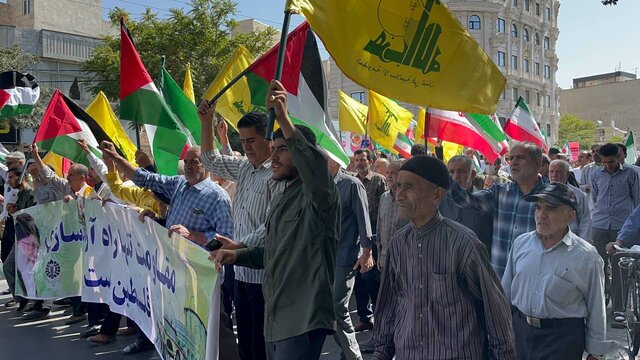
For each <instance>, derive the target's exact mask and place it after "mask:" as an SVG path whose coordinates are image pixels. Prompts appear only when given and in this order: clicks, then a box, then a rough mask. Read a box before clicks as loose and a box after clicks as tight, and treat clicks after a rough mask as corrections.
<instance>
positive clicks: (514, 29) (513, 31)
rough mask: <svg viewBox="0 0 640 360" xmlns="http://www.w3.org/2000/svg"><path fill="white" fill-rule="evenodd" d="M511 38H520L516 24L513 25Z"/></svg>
mask: <svg viewBox="0 0 640 360" xmlns="http://www.w3.org/2000/svg"><path fill="white" fill-rule="evenodd" d="M511 36H513V37H514V38H517V37H518V27H517V26H516V24H511Z"/></svg>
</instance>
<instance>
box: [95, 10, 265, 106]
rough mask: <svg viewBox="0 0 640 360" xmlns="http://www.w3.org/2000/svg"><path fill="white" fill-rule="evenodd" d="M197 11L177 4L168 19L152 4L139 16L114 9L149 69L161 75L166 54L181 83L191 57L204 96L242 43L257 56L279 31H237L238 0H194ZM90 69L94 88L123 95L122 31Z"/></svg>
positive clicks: (114, 15)
mask: <svg viewBox="0 0 640 360" xmlns="http://www.w3.org/2000/svg"><path fill="white" fill-rule="evenodd" d="M191 5H192V6H191V10H189V11H186V12H185V11H184V10H182V9H171V10H170V15H169V16H168V17H166V18H159V17H158V16H157V14H155V13H153V12H151V10H150V9H149V8H147V10H146V12H145V13H144V14H143V15H142V16H141V18H140V19H138V20H134V19H132V18H131V16H130V15H129V14H128V13H127V12H126V11H124V10H123V9H121V8H115V9H113V10H112V11H111V12H110V13H109V19H110V21H111V23H112V24H114V26H116V27H118V28H119V26H120V18H121V17H123V18H124V19H125V21H126V24H127V27H128V28H129V31H130V32H131V35H132V37H133V40H134V43H135V46H136V49H137V50H138V53H139V54H140V57H141V58H142V62H143V63H144V64H145V66H146V68H147V70H148V71H149V74H150V75H151V76H152V77H153V78H155V77H156V75H157V74H158V72H159V69H160V62H161V56H162V55H165V56H166V63H165V67H166V68H167V70H168V71H169V73H170V74H171V76H172V77H173V78H174V79H175V80H176V82H177V83H178V84H181V83H182V81H183V79H184V74H185V69H186V64H187V62H190V63H191V71H192V77H193V83H194V91H195V94H196V97H199V96H201V95H202V94H203V93H204V91H205V90H206V88H207V87H208V86H209V84H210V83H211V82H212V81H213V79H214V78H215V76H216V75H217V74H218V72H219V71H220V69H221V68H222V67H223V66H224V64H225V62H226V61H227V60H228V59H229V57H230V56H231V54H232V53H233V51H234V50H235V49H236V48H237V47H238V45H244V46H245V47H246V48H247V49H248V50H249V51H250V52H251V53H252V54H253V55H254V56H258V55H261V54H262V53H263V52H264V51H266V50H267V49H268V48H269V47H270V46H272V45H273V36H274V35H275V34H276V30H275V29H273V28H267V29H265V30H263V31H260V32H254V33H251V34H238V35H233V34H232V30H233V29H234V27H235V26H236V25H237V22H236V21H235V20H234V19H233V16H234V15H235V14H236V11H237V10H236V3H235V2H233V1H232V0H192V3H191ZM84 69H85V70H86V71H88V72H89V74H92V75H91V76H92V80H94V81H93V82H92V83H91V84H92V86H90V89H91V91H92V92H94V93H97V92H98V91H100V90H102V91H103V92H104V93H105V94H106V95H107V97H108V98H109V99H110V100H116V99H118V95H119V88H120V85H119V79H120V36H119V35H118V36H108V37H106V38H105V41H104V44H103V45H101V46H99V47H97V48H96V49H95V50H94V52H93V54H92V55H91V57H90V59H89V60H88V61H87V62H86V63H85V65H84Z"/></svg>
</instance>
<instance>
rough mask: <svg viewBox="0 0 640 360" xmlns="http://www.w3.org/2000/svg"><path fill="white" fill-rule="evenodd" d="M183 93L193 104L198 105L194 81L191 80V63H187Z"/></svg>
mask: <svg viewBox="0 0 640 360" xmlns="http://www.w3.org/2000/svg"><path fill="white" fill-rule="evenodd" d="M182 92H183V93H184V94H185V95H186V97H188V98H189V100H191V102H192V103H194V104H195V103H196V95H195V93H194V92H193V80H192V79H191V63H187V71H186V72H185V74H184V83H183V84H182Z"/></svg>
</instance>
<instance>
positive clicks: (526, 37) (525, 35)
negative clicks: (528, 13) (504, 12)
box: [522, 28, 529, 42]
mask: <svg viewBox="0 0 640 360" xmlns="http://www.w3.org/2000/svg"><path fill="white" fill-rule="evenodd" d="M522 40H523V41H525V42H529V30H527V28H522Z"/></svg>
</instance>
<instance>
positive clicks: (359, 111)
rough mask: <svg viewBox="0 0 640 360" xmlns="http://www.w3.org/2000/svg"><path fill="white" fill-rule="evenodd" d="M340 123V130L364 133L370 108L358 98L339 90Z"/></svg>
mask: <svg viewBox="0 0 640 360" xmlns="http://www.w3.org/2000/svg"><path fill="white" fill-rule="evenodd" d="M338 94H339V104H338V125H339V128H340V131H349V132H352V133H355V134H364V133H365V127H366V126H367V112H368V111H369V108H368V107H367V105H364V104H362V103H361V102H359V101H358V100H356V99H354V98H352V97H351V96H349V95H347V94H345V93H344V92H343V91H342V90H338Z"/></svg>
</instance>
